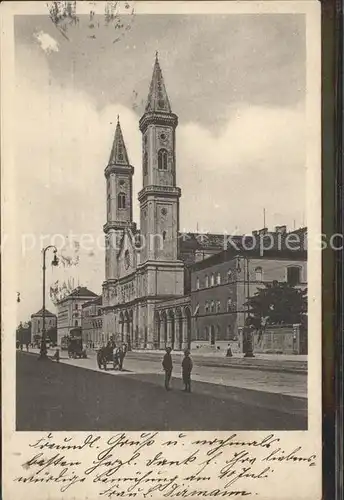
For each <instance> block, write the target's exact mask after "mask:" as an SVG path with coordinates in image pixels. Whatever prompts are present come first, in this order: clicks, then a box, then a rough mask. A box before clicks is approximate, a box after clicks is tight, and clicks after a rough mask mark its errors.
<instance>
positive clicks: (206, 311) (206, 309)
mask: <svg viewBox="0 0 344 500" xmlns="http://www.w3.org/2000/svg"><path fill="white" fill-rule="evenodd" d="M204 312H205V314H208V312H209V304H208V302H206V303H205V305H204Z"/></svg>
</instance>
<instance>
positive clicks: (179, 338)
mask: <svg viewBox="0 0 344 500" xmlns="http://www.w3.org/2000/svg"><path fill="white" fill-rule="evenodd" d="M176 325H177V346H178V349H179V350H180V351H181V350H182V349H183V317H182V311H181V310H180V309H177V310H176Z"/></svg>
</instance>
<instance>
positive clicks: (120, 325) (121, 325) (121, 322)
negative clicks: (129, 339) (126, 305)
mask: <svg viewBox="0 0 344 500" xmlns="http://www.w3.org/2000/svg"><path fill="white" fill-rule="evenodd" d="M119 329H120V334H121V342H122V343H123V342H124V316H123V313H122V312H121V313H120V315H119Z"/></svg>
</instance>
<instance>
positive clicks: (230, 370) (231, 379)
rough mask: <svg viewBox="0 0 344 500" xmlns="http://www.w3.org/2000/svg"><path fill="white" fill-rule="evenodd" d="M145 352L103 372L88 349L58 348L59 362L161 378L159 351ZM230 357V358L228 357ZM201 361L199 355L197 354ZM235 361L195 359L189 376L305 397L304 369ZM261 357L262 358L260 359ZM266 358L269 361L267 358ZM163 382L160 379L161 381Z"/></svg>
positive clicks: (135, 353) (134, 353)
mask: <svg viewBox="0 0 344 500" xmlns="http://www.w3.org/2000/svg"><path fill="white" fill-rule="evenodd" d="M54 352H55V351H54V350H50V351H49V352H48V355H49V357H52V356H53V354H54ZM31 353H32V354H33V355H38V353H39V351H38V349H35V350H32V351H31ZM139 354H140V355H139ZM142 354H144V353H142V352H141V353H139V352H138V351H131V352H129V353H128V356H127V357H126V359H125V364H124V368H125V370H124V371H123V372H119V371H114V370H113V369H111V367H110V366H109V369H108V370H107V371H106V372H104V371H103V370H99V368H98V366H97V362H96V353H95V352H94V351H88V358H87V359H70V358H69V357H68V353H67V351H62V352H61V357H60V362H61V363H65V364H68V365H71V366H76V367H79V368H84V369H86V370H92V371H96V372H99V371H102V373H107V374H108V375H112V376H119V377H123V376H124V377H130V378H131V377H135V376H140V377H141V378H142V377H143V378H144V377H152V376H153V377H156V376H159V377H161V380H163V372H162V368H161V355H162V352H161V351H160V352H159V351H158V352H156V351H154V354H155V356H154V357H153V356H150V355H149V354H152V353H149V354H148V356H143V355H142ZM176 358H177V357H174V366H175V369H174V371H173V378H175V379H181V373H180V370H179V369H178V368H177V366H178V365H179V364H180V362H181V359H178V358H177V359H176ZM230 359H231V360H233V358H230ZM198 360H199V361H201V358H198ZM237 361H239V363H237V364H236V365H219V364H213V365H211V364H209V363H204V362H202V363H200V362H199V363H197V361H195V363H194V369H193V375H192V379H193V380H195V381H198V382H203V383H206V384H210V387H211V384H214V385H216V386H219V385H220V386H223V387H227V388H231V387H232V388H233V387H235V388H237V389H249V390H253V391H257V392H262V393H272V394H280V395H281V396H282V395H284V396H292V397H297V398H302V399H304V398H307V372H300V371H297V370H276V369H274V370H273V371H274V373H272V370H267V369H264V367H263V368H261V367H259V366H255V367H254V368H252V367H250V366H249V365H246V366H245V365H243V364H242V361H246V360H242V359H240V358H237ZM261 361H264V360H261ZM268 362H269V361H268ZM161 383H162V382H161Z"/></svg>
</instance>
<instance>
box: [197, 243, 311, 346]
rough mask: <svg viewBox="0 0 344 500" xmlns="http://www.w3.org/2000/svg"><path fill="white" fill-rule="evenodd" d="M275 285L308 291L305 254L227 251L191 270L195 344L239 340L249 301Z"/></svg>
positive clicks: (295, 251) (273, 251) (257, 250)
mask: <svg viewBox="0 0 344 500" xmlns="http://www.w3.org/2000/svg"><path fill="white" fill-rule="evenodd" d="M274 281H278V282H279V283H282V282H286V283H289V284H291V285H293V286H296V287H300V288H306V287H307V253H306V251H304V250H288V249H286V248H284V249H281V250H276V249H271V250H267V251H265V252H264V253H263V254H261V252H260V250H259V249H254V250H251V251H244V252H240V254H238V253H235V251H234V250H232V249H231V250H227V251H225V252H222V253H219V254H218V255H215V256H213V257H211V258H209V259H207V260H205V261H203V262H199V263H197V264H194V265H193V266H192V273H191V307H192V312H193V323H192V340H193V341H195V342H197V343H199V344H202V343H208V344H209V345H217V344H221V343H223V342H227V343H228V341H230V340H233V339H236V338H238V334H239V331H240V329H242V328H243V326H244V321H245V318H246V315H247V306H245V304H246V302H247V298H248V297H252V296H254V294H255V293H256V292H257V290H258V289H259V288H262V287H264V285H265V284H268V283H269V284H271V283H273V282H274Z"/></svg>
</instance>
